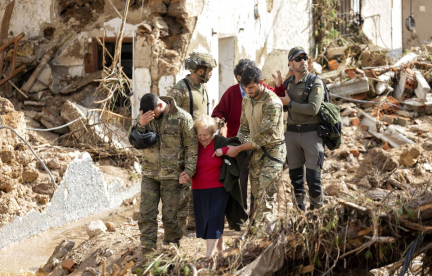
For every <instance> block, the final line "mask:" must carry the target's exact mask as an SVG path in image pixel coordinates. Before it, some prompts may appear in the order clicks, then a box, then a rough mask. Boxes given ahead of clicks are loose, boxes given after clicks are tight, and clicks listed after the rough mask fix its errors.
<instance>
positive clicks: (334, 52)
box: [326, 47, 347, 60]
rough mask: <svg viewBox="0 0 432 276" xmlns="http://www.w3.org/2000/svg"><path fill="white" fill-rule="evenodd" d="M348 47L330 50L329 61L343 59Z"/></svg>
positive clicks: (328, 50)
mask: <svg viewBox="0 0 432 276" xmlns="http://www.w3.org/2000/svg"><path fill="white" fill-rule="evenodd" d="M346 49H347V47H332V48H328V49H327V52H326V56H327V58H328V59H329V60H331V59H335V58H338V57H341V56H343V55H344V54H345V50H346Z"/></svg>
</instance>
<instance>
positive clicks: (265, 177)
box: [249, 144, 286, 227]
mask: <svg viewBox="0 0 432 276" xmlns="http://www.w3.org/2000/svg"><path fill="white" fill-rule="evenodd" d="M266 150H267V152H268V154H269V155H270V156H271V157H273V158H276V159H278V160H281V161H282V160H285V155H286V148H285V144H283V145H276V146H272V147H266ZM282 170H283V164H281V163H279V162H277V161H274V160H271V159H270V158H269V157H267V156H265V155H264V152H263V151H262V149H259V150H254V151H253V153H252V157H251V160H250V163H249V180H250V183H251V191H252V195H253V196H254V198H255V203H254V214H253V216H255V219H254V221H253V222H252V223H254V225H255V226H257V227H259V226H260V225H261V224H262V223H263V222H269V221H272V220H274V219H276V218H277V212H278V207H277V203H278V202H277V201H278V200H277V195H278V191H279V185H280V183H279V180H280V177H281V175H282Z"/></svg>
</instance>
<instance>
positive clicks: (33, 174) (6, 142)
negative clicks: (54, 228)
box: [0, 97, 73, 227]
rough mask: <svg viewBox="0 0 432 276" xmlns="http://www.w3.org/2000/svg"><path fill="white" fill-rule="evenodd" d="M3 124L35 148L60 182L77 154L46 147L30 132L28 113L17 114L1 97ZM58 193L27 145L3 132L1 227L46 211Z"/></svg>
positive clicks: (0, 145)
mask: <svg viewBox="0 0 432 276" xmlns="http://www.w3.org/2000/svg"><path fill="white" fill-rule="evenodd" d="M0 114H1V117H0V118H1V121H2V124H4V125H7V126H9V127H12V128H13V129H15V130H16V131H17V133H19V134H20V135H21V136H22V137H23V138H24V139H26V140H27V141H29V142H30V143H32V144H33V145H34V149H35V151H36V152H37V153H38V155H39V157H40V158H41V160H42V161H43V162H44V163H45V164H46V165H47V167H48V168H49V170H50V171H51V173H52V174H53V176H54V178H55V181H56V183H59V182H60V181H61V179H62V177H63V174H64V172H65V171H66V168H67V164H68V163H69V162H70V161H71V160H72V159H73V153H72V152H71V151H66V150H64V149H60V148H49V147H46V145H47V143H48V142H47V141H46V140H45V139H44V138H43V137H39V136H38V135H37V134H36V133H28V131H27V130H26V127H27V125H26V121H25V118H24V113H23V112H19V111H15V109H14V107H13V105H12V103H11V102H10V101H8V100H7V99H5V98H2V97H0ZM53 193H54V186H53V183H52V181H51V178H50V177H49V175H48V174H47V172H46V171H45V169H44V168H43V166H42V165H41V163H40V162H39V161H38V160H37V159H36V157H35V156H34V155H33V153H32V152H31V151H30V149H29V148H28V147H27V145H26V144H25V143H24V142H23V141H22V140H21V139H20V138H19V137H18V136H17V135H15V134H14V133H13V132H12V131H11V130H9V129H1V130H0V227H1V226H3V225H5V224H7V223H9V222H11V220H12V219H13V218H14V217H15V216H17V215H18V216H23V215H25V214H26V213H28V212H29V211H31V210H32V209H33V210H36V211H42V210H44V209H45V208H46V206H47V204H48V203H49V202H50V198H51V197H52V195H53Z"/></svg>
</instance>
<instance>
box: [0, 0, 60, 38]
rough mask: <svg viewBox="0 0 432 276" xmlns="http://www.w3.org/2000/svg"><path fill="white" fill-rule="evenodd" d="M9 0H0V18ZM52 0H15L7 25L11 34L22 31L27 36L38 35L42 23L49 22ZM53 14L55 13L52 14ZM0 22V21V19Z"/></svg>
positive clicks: (15, 34) (14, 34)
mask: <svg viewBox="0 0 432 276" xmlns="http://www.w3.org/2000/svg"><path fill="white" fill-rule="evenodd" d="M10 2H12V1H11V0H1V1H0V20H1V19H3V15H4V11H5V9H6V6H7V5H8V4H9V3H10ZM51 10H52V0H37V4H36V2H35V0H15V6H14V9H13V12H12V17H11V21H10V25H9V33H10V32H12V33H13V36H17V35H18V34H20V33H24V34H25V36H26V37H27V38H31V37H34V36H38V35H39V34H40V32H41V29H40V27H41V24H42V23H51ZM54 16H55V15H54ZM0 24H1V21H0ZM10 37H12V36H10Z"/></svg>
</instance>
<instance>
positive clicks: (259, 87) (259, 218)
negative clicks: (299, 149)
mask: <svg viewBox="0 0 432 276" xmlns="http://www.w3.org/2000/svg"><path fill="white" fill-rule="evenodd" d="M241 84H242V85H243V87H244V88H245V91H246V93H247V96H245V97H244V98H243V101H242V113H241V118H240V128H239V132H238V134H237V136H238V137H239V138H240V141H242V145H240V146H238V147H230V149H229V150H228V152H227V155H229V156H231V157H235V156H237V154H238V153H239V152H240V151H243V150H249V149H250V150H252V157H251V160H250V163H249V178H250V182H251V190H252V194H253V196H254V197H255V206H254V215H255V222H254V223H255V226H259V225H260V224H261V223H262V222H263V221H270V220H271V219H272V217H274V215H275V213H276V209H274V208H275V207H277V206H276V204H277V202H276V200H275V199H276V198H277V197H276V196H275V194H276V195H277V193H278V190H279V179H280V176H281V173H282V169H283V163H284V162H283V160H284V158H285V155H286V149H285V143H284V125H283V108H282V102H281V100H280V99H279V97H278V96H277V95H276V94H275V93H273V92H271V91H270V90H268V89H267V88H266V87H264V85H263V80H262V75H261V70H260V69H258V68H256V67H248V68H246V69H245V71H244V72H243V74H242V77H241ZM252 217H253V215H252Z"/></svg>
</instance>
